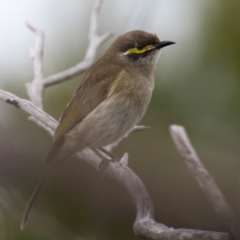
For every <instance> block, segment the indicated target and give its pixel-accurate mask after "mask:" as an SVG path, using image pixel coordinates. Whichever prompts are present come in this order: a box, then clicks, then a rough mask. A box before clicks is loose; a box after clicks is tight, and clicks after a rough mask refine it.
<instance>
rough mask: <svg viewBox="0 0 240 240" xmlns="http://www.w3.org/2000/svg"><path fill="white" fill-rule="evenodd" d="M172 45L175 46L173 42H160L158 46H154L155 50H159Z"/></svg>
mask: <svg viewBox="0 0 240 240" xmlns="http://www.w3.org/2000/svg"><path fill="white" fill-rule="evenodd" d="M172 44H175V42H171V41H162V42H160V43H158V44H156V47H155V48H156V49H160V48H164V47H166V46H169V45H172Z"/></svg>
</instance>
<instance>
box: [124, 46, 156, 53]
mask: <svg viewBox="0 0 240 240" xmlns="http://www.w3.org/2000/svg"><path fill="white" fill-rule="evenodd" d="M150 49H152V45H147V46H146V47H144V48H143V49H141V50H139V49H137V48H136V47H135V48H130V49H129V50H128V51H127V52H125V53H124V55H128V54H142V53H145V52H146V51H148V50H150Z"/></svg>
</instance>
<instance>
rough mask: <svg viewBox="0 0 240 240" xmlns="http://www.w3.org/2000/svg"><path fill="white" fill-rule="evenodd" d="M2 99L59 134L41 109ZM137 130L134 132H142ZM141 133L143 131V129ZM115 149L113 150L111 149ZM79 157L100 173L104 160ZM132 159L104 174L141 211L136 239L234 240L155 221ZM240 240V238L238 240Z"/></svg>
mask: <svg viewBox="0 0 240 240" xmlns="http://www.w3.org/2000/svg"><path fill="white" fill-rule="evenodd" d="M0 99H1V100H3V101H5V102H7V103H9V104H12V105H14V106H15V107H17V108H19V109H21V110H23V111H25V112H27V113H28V114H30V115H31V116H32V117H34V119H37V120H38V121H39V122H38V123H37V124H38V125H39V126H41V127H42V128H44V129H45V130H46V131H48V132H49V129H50V130H51V131H55V129H56V127H57V124H58V122H57V121H56V120H55V119H54V118H52V117H51V116H49V115H48V114H47V113H45V112H44V111H42V110H41V109H39V108H37V107H35V106H34V105H33V104H32V103H31V102H29V101H28V100H25V99H21V98H19V97H17V96H15V95H14V94H11V93H9V92H5V91H3V90H0ZM138 128H139V127H135V128H134V129H133V131H135V130H136V129H138ZM140 129H143V127H142V126H140ZM107 148H108V147H107ZM109 148H111V146H110V147H109ZM78 157H79V158H81V159H84V160H85V161H87V162H88V163H89V164H91V165H92V166H93V167H95V168H96V169H97V170H98V167H99V163H100V161H101V160H100V159H99V158H98V157H97V156H96V155H95V154H94V153H93V152H92V151H91V150H90V149H85V150H84V151H83V152H81V153H78ZM127 162H128V155H127V154H124V156H123V157H122V159H121V161H120V162H114V163H111V162H110V163H109V166H108V168H107V169H106V171H105V172H104V175H105V176H106V177H110V178H112V179H114V180H116V181H117V182H119V183H120V184H121V185H123V187H124V188H125V189H126V190H127V191H128V193H129V194H130V196H131V198H132V199H133V202H134V205H135V207H136V209H137V217H136V220H135V223H134V226H133V228H134V232H135V234H136V235H138V236H141V237H145V238H148V239H159V240H169V239H176V240H177V239H179V240H180V239H181V240H190V239H194V240H230V239H231V237H230V235H229V234H227V233H219V232H211V231H199V230H191V229H173V228H169V227H167V226H165V225H164V224H161V223H157V222H155V220H154V211H153V205H152V201H151V198H150V196H149V194H148V192H147V189H146V188H145V186H144V184H143V182H142V181H141V179H140V178H139V177H138V176H137V175H136V174H135V173H134V172H133V171H132V170H131V169H130V168H129V167H128V166H127ZM236 239H237V238H236Z"/></svg>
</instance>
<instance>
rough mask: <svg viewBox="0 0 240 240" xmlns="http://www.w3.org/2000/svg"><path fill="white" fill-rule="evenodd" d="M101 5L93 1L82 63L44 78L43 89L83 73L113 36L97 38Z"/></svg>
mask: <svg viewBox="0 0 240 240" xmlns="http://www.w3.org/2000/svg"><path fill="white" fill-rule="evenodd" d="M101 5H102V0H96V1H95V4H94V7H93V11H92V15H91V20H90V29H89V45H88V48H87V52H86V54H85V57H84V59H83V61H81V62H79V63H78V64H77V65H76V66H74V67H71V68H69V69H67V70H65V71H62V72H59V73H57V74H54V75H52V76H49V77H47V78H45V79H44V80H43V84H44V87H49V86H52V85H55V84H58V83H60V82H63V81H66V80H68V79H70V78H72V77H75V76H77V75H79V74H81V73H83V72H85V71H86V70H87V69H89V68H90V67H91V65H92V64H93V62H94V60H95V58H96V54H97V50H98V48H99V46H100V45H102V44H103V43H104V42H106V41H107V40H108V39H109V38H111V37H112V36H113V35H114V33H113V32H108V33H105V34H103V35H102V36H99V35H98V34H97V29H98V21H99V11H100V8H101Z"/></svg>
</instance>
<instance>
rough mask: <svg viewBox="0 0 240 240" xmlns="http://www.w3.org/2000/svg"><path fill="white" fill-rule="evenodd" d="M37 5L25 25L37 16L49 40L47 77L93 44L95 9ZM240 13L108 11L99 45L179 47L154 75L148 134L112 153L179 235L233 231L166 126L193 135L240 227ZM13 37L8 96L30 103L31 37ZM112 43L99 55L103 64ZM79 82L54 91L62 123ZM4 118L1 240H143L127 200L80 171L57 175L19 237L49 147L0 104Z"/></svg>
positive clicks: (78, 166) (218, 7)
mask: <svg viewBox="0 0 240 240" xmlns="http://www.w3.org/2000/svg"><path fill="white" fill-rule="evenodd" d="M33 2H35V4H36V6H33V3H30V1H29V3H28V4H30V5H29V8H30V10H31V11H29V12H31V14H32V15H31V14H30V15H28V14H26V16H27V17H28V18H30V19H27V20H29V21H30V22H31V17H32V18H34V14H35V15H39V16H41V18H39V19H40V20H39V19H37V20H36V22H37V24H38V25H39V26H42V28H43V29H44V30H45V32H46V43H45V57H44V76H49V75H51V74H54V73H56V72H59V71H61V70H64V69H66V68H68V67H70V66H73V65H75V64H76V63H77V62H78V61H80V60H81V59H82V58H83V57H84V53H85V49H86V47H87V44H88V39H87V34H88V28H89V17H90V13H91V8H92V6H93V1H75V0H72V1H69V2H67V1H52V2H51V3H49V2H47V1H42V3H39V1H33ZM120 2H121V3H120ZM149 3H150V4H149ZM14 4H16V1H14V0H12V1H10V2H9V3H6V2H4V1H0V8H1V9H5V12H6V14H9V15H11V14H13V13H12V8H13V6H15V5H14ZM15 7H16V6H15ZM24 7H25V8H27V7H28V6H27V5H26V6H24ZM24 7H22V8H21V9H20V8H19V9H17V10H16V13H18V14H17V15H14V16H15V17H16V18H17V17H18V15H19V16H20V15H21V14H22V15H24V14H23V13H24V11H26V9H25V8H24ZM239 10H240V2H239V1H237V0H235V1H225V0H218V1H217V0H212V1H203V0H195V1H192V0H180V1H179V0H178V1H177V0H171V1H166V0H161V1H156V0H155V1H154V0H151V1H144V0H142V1H134V0H132V1H127V0H125V1H117V0H114V1H110V0H106V1H105V2H104V4H103V7H102V11H101V14H100V29H99V32H100V33H104V32H107V31H110V30H115V31H116V35H119V34H122V33H124V32H126V31H129V30H132V29H144V30H147V31H151V32H156V33H157V34H158V35H159V36H160V38H161V39H165V40H172V41H176V42H177V45H174V46H171V47H169V48H167V49H166V50H165V51H164V52H163V54H162V57H161V59H160V62H159V63H158V65H157V68H156V87H155V91H154V94H153V98H152V101H151V104H150V106H149V109H148V111H147V114H146V115H145V117H144V119H143V120H142V122H141V124H144V125H147V126H151V129H150V130H149V131H147V132H139V133H134V134H132V136H130V137H129V138H128V139H126V140H124V141H123V142H122V143H121V144H120V146H119V147H118V148H117V149H116V150H115V153H116V154H117V155H118V156H122V154H123V153H124V152H128V153H129V155H130V158H129V166H130V167H131V168H132V169H133V170H134V171H135V172H136V173H137V174H138V175H139V176H140V178H141V179H142V180H143V182H144V183H145V184H146V187H147V189H148V191H149V193H150V196H151V197H152V200H153V203H154V206H155V211H156V220H157V221H159V222H161V223H164V224H166V225H168V226H171V227H175V228H179V227H184V228H196V229H203V230H215V231H224V230H225V229H224V228H223V227H222V226H221V225H220V222H219V220H218V218H217V216H216V214H215V213H214V211H213V209H212V207H211V206H210V203H209V202H208V201H207V199H206V197H205V195H204V194H203V193H202V191H201V190H200V188H199V187H198V185H197V183H196V182H195V180H194V179H193V178H192V177H191V176H190V174H189V172H188V171H187V169H186V167H185V165H184V164H183V162H182V161H181V159H180V156H179V155H178V154H177V152H176V149H175V147H174V145H173V142H172V140H171V138H170V135H169V131H168V129H169V125H170V124H181V125H183V126H185V128H186V130H187V131H188V133H189V135H190V137H191V140H192V142H193V145H194V146H195V147H196V150H197V151H198V154H199V156H200V157H201V159H202V161H203V163H204V165H205V166H206V168H207V169H208V170H209V172H210V173H211V174H212V176H213V177H214V179H215V180H216V182H217V184H218V185H219V187H220V188H221V190H222V191H223V193H224V195H225V196H226V198H227V200H228V201H229V203H230V204H231V206H232V207H233V209H234V212H235V213H236V214H237V215H238V217H240V204H239V202H240V177H239V176H240V174H239V171H240V170H239V169H240V159H239V156H240V134H239V133H240V125H239V120H240V110H239V109H240V94H239V92H240V80H239V79H240V66H239V64H240V44H239V42H240V32H239V29H240V28H239V22H240V16H239ZM8 11H9V12H8ZM80 13H81V14H80ZM109 19H111V21H110V20H109ZM18 21H19V20H18ZM19 24H22V25H23V24H24V22H22V23H19ZM9 26H10V27H8V29H9V39H8V38H6V39H2V40H1V43H0V45H1V44H2V46H1V47H2V51H1V52H2V53H3V50H4V49H3V47H4V48H8V47H9V46H10V45H9V46H8V45H7V44H6V43H5V42H7V41H8V40H9V42H8V44H13V45H14V44H16V45H17V47H16V48H13V47H9V48H8V49H7V53H8V54H7V55H4V56H3V55H2V56H1V57H0V65H1V66H2V67H1V66H0V70H1V71H0V87H1V88H2V89H4V90H7V91H10V92H13V93H15V94H17V95H18V96H20V97H24V98H27V95H26V92H25V86H24V84H25V83H27V82H29V81H31V79H32V62H31V60H30V59H29V56H28V52H27V48H28V47H29V46H32V45H33V43H34V35H32V33H29V31H28V30H21V31H20V30H19V31H20V32H19V33H18V34H19V35H16V36H15V35H14V34H15V32H16V28H14V26H13V25H9ZM1 27H3V25H0V29H1ZM23 29H24V25H23ZM6 36H7V35H6ZM11 36H15V37H14V38H11ZM26 36H27V37H26ZM22 38H24V39H25V40H24V41H22V40H21V39H22ZM112 41H113V39H111V40H109V41H108V42H107V43H106V44H105V45H104V46H103V47H101V48H100V50H99V53H98V57H100V56H101V55H102V54H103V53H104V51H105V50H106V48H107V47H108V46H109V44H110V42H112ZM19 42H22V43H21V44H22V45H21V44H20V43H19ZM5 44H6V45H5ZM0 55H1V54H0ZM10 57H11V58H10ZM14 64H15V65H14ZM13 66H15V67H14V69H13ZM81 78H82V76H79V77H76V78H75V79H72V80H70V81H68V82H65V83H62V84H59V85H58V86H54V87H50V88H48V89H46V90H45V94H44V109H45V111H46V112H48V113H49V114H51V115H52V116H54V117H55V118H58V117H59V116H60V114H61V112H62V111H63V110H64V108H65V106H66V104H67V102H68V101H69V99H70V98H71V96H72V94H73V93H74V91H75V89H76V88H77V86H78V84H79V82H80V80H81ZM0 111H1V114H0V169H1V170H0V171H1V178H0V206H1V216H0V226H1V227H0V229H1V233H0V239H3V240H5V239H8V240H13V239H18V240H19V239H20V240H21V239H24V240H28V239H41V240H45V239H58V240H60V239H74V240H83V239H84V240H86V239H87V240H88V239H89V240H90V239H115V240H117V239H138V238H137V237H136V236H134V233H133V230H132V224H133V222H134V218H135V209H134V206H133V203H132V202H131V199H130V198H129V196H128V194H126V191H125V190H124V189H122V188H121V187H120V186H119V185H118V184H117V183H115V182H110V181H105V180H102V179H101V178H100V177H99V175H98V173H97V172H96V171H95V170H94V169H92V168H91V166H88V165H87V164H86V163H84V162H82V161H78V160H77V159H73V160H71V161H69V162H68V163H66V164H65V165H64V166H62V167H61V168H60V169H59V171H58V172H57V173H56V175H55V176H54V177H53V179H52V181H51V183H50V184H49V186H48V188H47V189H46V190H45V192H44V193H43V195H42V197H41V199H39V201H38V204H37V205H36V207H34V211H33V212H32V214H31V216H30V221H29V225H28V226H27V228H26V229H25V230H24V231H23V232H20V229H19V224H20V219H21V214H22V212H23V209H24V207H25V205H26V203H27V200H28V198H29V197H30V194H31V193H32V191H33V189H34V187H35V186H36V183H37V181H38V180H39V178H40V176H41V173H42V172H43V169H44V158H45V157H46V155H47V152H48V151H49V149H50V147H51V143H52V140H51V138H50V137H49V136H48V134H47V133H45V132H44V131H43V130H42V129H39V128H38V127H37V126H36V125H34V124H33V123H31V122H29V121H28V120H27V114H25V113H23V112H21V111H19V110H17V109H14V108H13V107H12V106H10V105H7V104H6V103H4V102H0Z"/></svg>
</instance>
